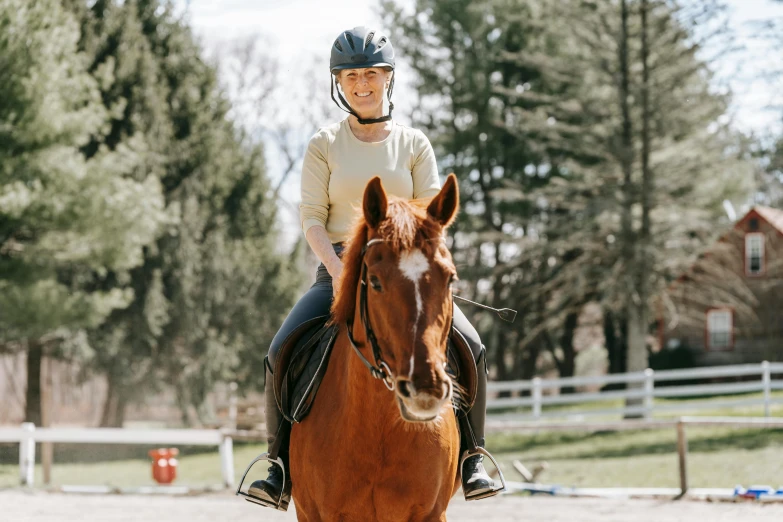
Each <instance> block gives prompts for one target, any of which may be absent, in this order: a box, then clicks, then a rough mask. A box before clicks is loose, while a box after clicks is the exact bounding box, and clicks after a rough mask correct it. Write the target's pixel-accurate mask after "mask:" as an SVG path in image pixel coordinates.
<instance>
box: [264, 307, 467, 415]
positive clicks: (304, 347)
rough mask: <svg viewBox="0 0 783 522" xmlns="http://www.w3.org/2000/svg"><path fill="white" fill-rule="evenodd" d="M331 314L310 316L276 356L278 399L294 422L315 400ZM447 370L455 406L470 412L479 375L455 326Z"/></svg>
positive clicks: (333, 334)
mask: <svg viewBox="0 0 783 522" xmlns="http://www.w3.org/2000/svg"><path fill="white" fill-rule="evenodd" d="M329 318H330V316H329V315H323V316H319V317H315V318H313V319H309V320H308V321H305V322H304V323H302V324H301V325H299V326H298V327H297V328H296V329H295V330H294V331H293V332H292V333H291V334H290V335H289V336H288V337H287V338H286V340H285V341H284V342H283V345H282V346H281V347H280V352H279V353H278V355H277V359H276V362H275V367H274V368H270V370H271V372H272V376H273V383H271V384H272V386H273V387H274V388H273V389H274V394H275V402H277V407H278V408H279V409H280V412H281V413H282V414H283V417H284V418H285V419H286V420H288V421H289V422H291V423H294V422H302V420H303V419H304V418H305V417H307V414H308V413H309V412H310V408H311V407H312V405H313V402H315V397H316V394H317V393H318V388H319V387H320V385H321V381H322V380H323V377H324V375H326V369H327V366H328V364H329V358H330V356H331V354H332V348H333V346H334V341H335V339H336V338H337V333H338V331H339V328H338V325H334V324H329ZM447 355H448V364H447V365H446V371H447V373H449V374H450V375H451V376H452V378H453V379H454V381H455V383H456V385H455V387H454V399H453V401H454V409H455V411H457V412H458V413H461V414H463V415H464V414H467V412H468V411H470V409H471V408H472V407H473V403H474V402H475V400H476V390H477V386H478V374H477V369H476V363H475V361H474V359H473V353H472V352H471V351H470V347H469V345H468V342H467V341H466V340H465V338H464V337H463V336H462V334H460V333H459V332H458V331H457V330H456V329H455V328H452V331H451V335H450V336H449V345H448V353H447Z"/></svg>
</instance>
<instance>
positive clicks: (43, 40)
mask: <svg viewBox="0 0 783 522" xmlns="http://www.w3.org/2000/svg"><path fill="white" fill-rule="evenodd" d="M78 38H79V31H78V26H77V24H76V22H75V20H74V19H73V17H71V16H70V15H69V14H68V13H66V12H65V11H64V10H63V9H62V8H61V7H60V4H59V3H58V2H56V1H48V0H42V1H41V2H35V3H32V4H31V3H30V2H24V1H22V0H2V1H0V346H2V347H5V348H6V349H8V348H12V349H13V348H14V347H16V348H22V349H26V350H27V352H28V365H27V373H28V386H27V403H26V415H25V416H26V419H27V420H28V421H30V422H34V423H36V424H40V421H41V411H40V371H41V368H40V366H41V358H42V357H43V355H44V354H46V355H58V354H59V355H67V356H70V357H76V356H79V355H80V354H82V353H83V350H84V349H85V348H86V342H85V337H84V332H85V331H86V330H87V329H89V328H94V327H96V326H98V325H99V324H101V323H102V322H103V321H104V319H105V318H106V317H107V316H108V315H109V314H110V313H111V312H112V311H113V310H116V309H119V308H123V307H124V306H126V305H127V304H128V302H129V301H130V300H131V299H132V291H131V289H129V288H128V287H127V285H117V286H115V287H114V288H111V289H105V290H104V289H96V288H93V287H91V285H89V284H88V281H89V276H90V274H92V273H107V272H109V271H111V272H115V273H117V274H121V275H125V276H127V273H128V271H129V270H132V269H133V268H134V267H136V266H137V265H139V264H140V263H141V261H142V250H143V249H144V248H145V247H146V246H147V245H148V244H149V243H150V242H151V241H152V240H153V239H154V237H155V235H156V234H157V233H158V229H159V226H160V223H161V221H162V219H163V212H162V207H163V200H162V197H161V190H160V185H159V183H158V180H157V179H155V178H154V177H149V176H141V175H140V176H133V175H132V173H133V172H134V171H135V170H136V169H137V168H138V164H139V158H138V156H137V154H136V153H135V152H134V151H133V150H132V149H131V148H128V147H118V148H116V149H115V150H113V151H110V150H108V149H107V148H106V147H97V148H96V149H95V152H94V154H93V155H92V157H91V158H90V159H89V160H86V159H85V157H84V156H83V155H82V154H81V152H80V148H81V147H84V146H85V144H86V143H88V142H89V141H90V140H93V139H95V137H96V136H99V135H100V134H101V133H102V132H103V130H104V128H105V125H106V122H107V120H108V118H107V116H108V114H107V112H106V111H105V110H104V108H103V106H102V104H101V103H100V96H99V91H98V88H97V84H96V82H95V80H94V79H93V78H92V77H91V76H90V75H89V74H88V71H87V68H86V60H85V56H84V55H83V54H82V53H79V52H77V42H78Z"/></svg>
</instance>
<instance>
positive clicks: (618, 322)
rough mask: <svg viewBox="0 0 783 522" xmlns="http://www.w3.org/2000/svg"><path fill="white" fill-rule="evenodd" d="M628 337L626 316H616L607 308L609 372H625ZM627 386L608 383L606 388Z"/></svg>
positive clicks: (605, 328)
mask: <svg viewBox="0 0 783 522" xmlns="http://www.w3.org/2000/svg"><path fill="white" fill-rule="evenodd" d="M627 337H628V321H627V319H625V318H624V317H615V315H614V314H613V313H612V312H611V311H610V310H607V309H604V339H605V343H606V351H607V356H608V359H609V373H625V372H626V371H627V368H628V365H627V361H626V357H627V355H628V353H627V350H626V346H625V341H626V339H627ZM621 388H625V386H624V385H622V384H616V385H608V386H607V387H606V389H621Z"/></svg>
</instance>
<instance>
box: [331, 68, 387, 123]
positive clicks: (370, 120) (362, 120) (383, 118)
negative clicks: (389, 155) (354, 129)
mask: <svg viewBox="0 0 783 522" xmlns="http://www.w3.org/2000/svg"><path fill="white" fill-rule="evenodd" d="M330 76H331V77H332V81H331V83H332V101H333V102H334V103H335V105H337V106H338V107H339V108H340V109H341V110H343V111H345V112H347V113H348V114H353V115H354V116H356V119H357V120H359V123H361V124H362V125H370V124H372V123H383V122H385V121H389V120H391V119H392V111H393V110H394V104H393V103H392V101H391V96H392V91H393V90H394V73H393V72H392V78H391V81H390V82H389V89H388V90H387V91H386V96H387V98H388V100H389V114H388V115H386V116H381V117H380V118H368V119H365V118H362V117H361V116H359V115H358V114H357V113H356V111H355V110H353V107H351V106H350V105H349V104H348V102H347V101H345V98H343V94H342V93H341V92H340V89H337V96H338V97H339V98H340V101H341V102H342V103H343V105H345V107H348V108H347V109H346V108H344V107H343V106H342V105H340V103H338V101H337V100H336V99H335V97H334V87H335V84H336V83H337V80H336V79H335V77H334V75H333V74H330Z"/></svg>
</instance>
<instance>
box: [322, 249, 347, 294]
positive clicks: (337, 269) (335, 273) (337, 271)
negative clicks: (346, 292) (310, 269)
mask: <svg viewBox="0 0 783 522" xmlns="http://www.w3.org/2000/svg"><path fill="white" fill-rule="evenodd" d="M336 259H337V261H335V262H334V263H333V264H332V265H331V266H327V267H326V271H327V272H329V275H330V276H332V295H334V296H336V295H337V285H338V284H339V283H340V276H341V275H342V273H343V262H342V261H341V260H340V258H339V257H338V258H336Z"/></svg>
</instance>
